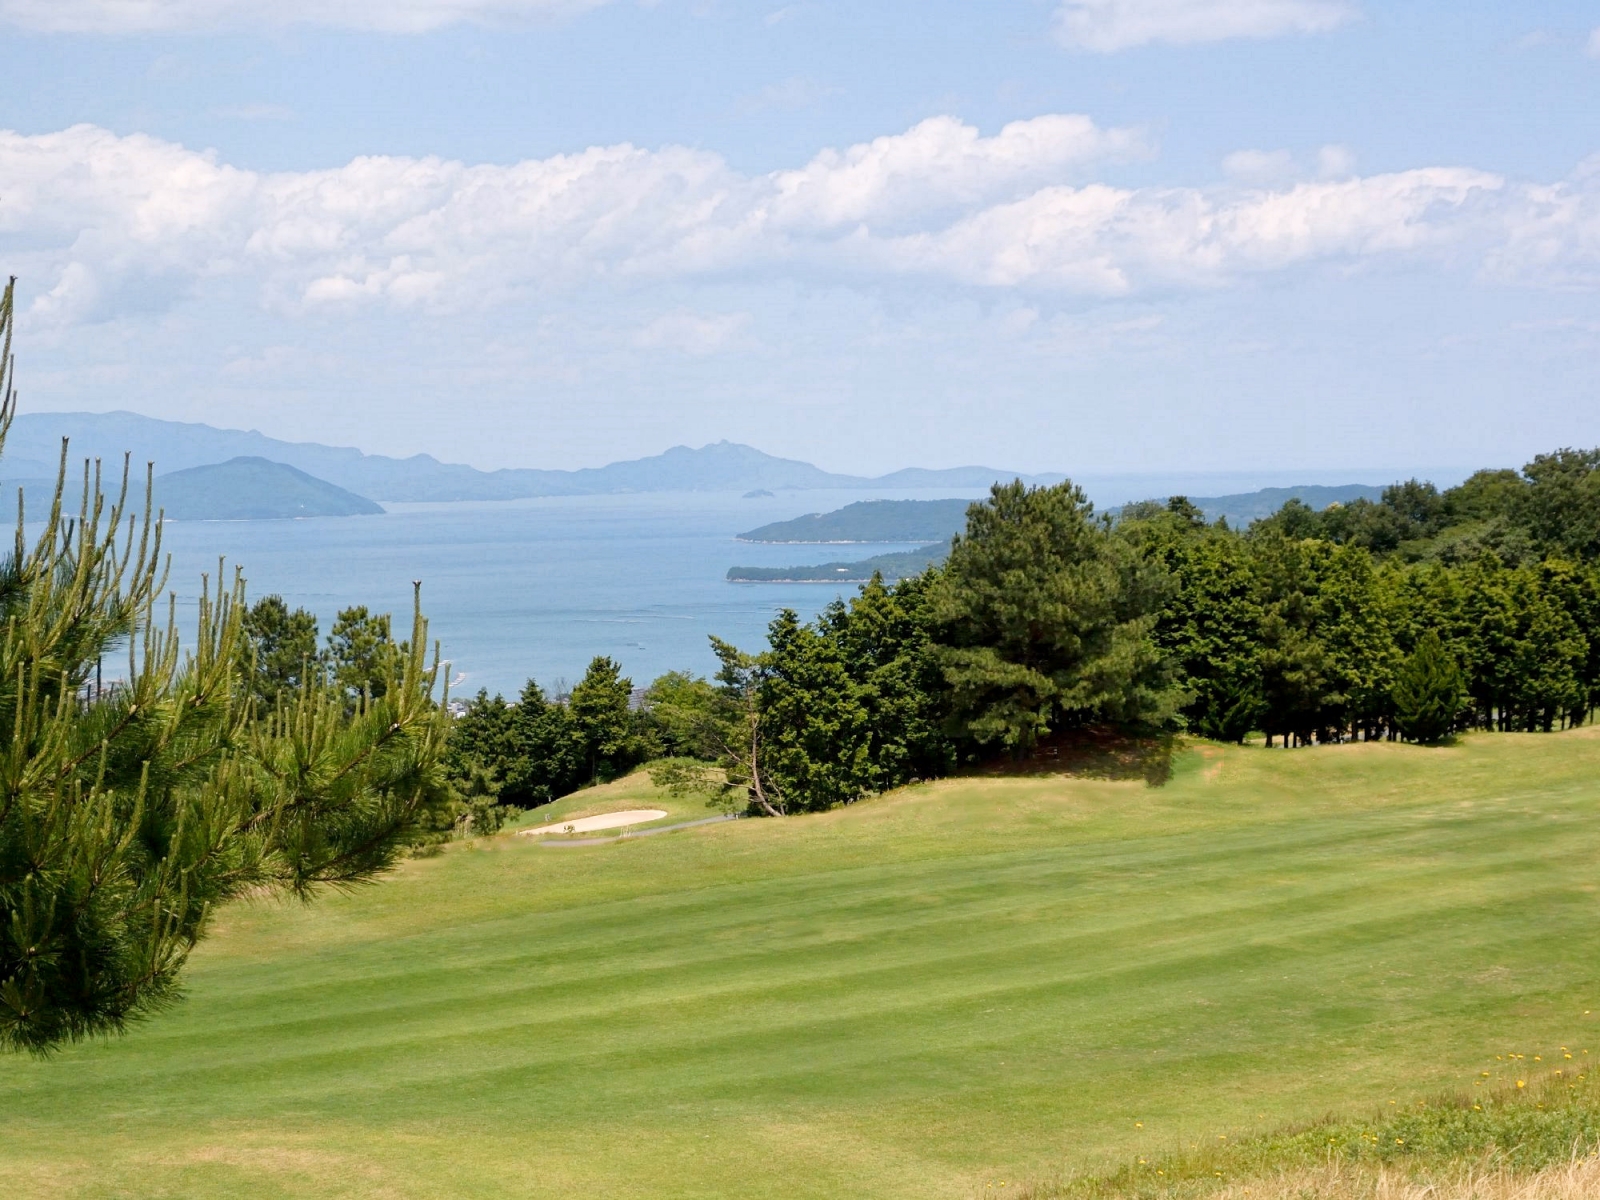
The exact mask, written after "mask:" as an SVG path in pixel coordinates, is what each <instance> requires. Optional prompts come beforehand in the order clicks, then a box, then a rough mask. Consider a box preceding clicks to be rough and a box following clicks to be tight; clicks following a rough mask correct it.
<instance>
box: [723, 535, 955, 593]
mask: <svg viewBox="0 0 1600 1200" xmlns="http://www.w3.org/2000/svg"><path fill="white" fill-rule="evenodd" d="M948 551H949V547H948V546H947V545H945V544H944V543H942V542H941V543H939V544H937V545H933V546H921V547H919V548H917V549H916V550H904V551H901V552H900V553H898V554H875V555H873V556H872V557H871V558H864V559H861V560H859V561H857V562H827V563H820V564H818V565H816V566H810V567H729V568H728V581H729V582H730V583H865V582H866V581H867V580H869V579H871V578H872V576H873V575H874V573H876V574H879V575H882V576H883V580H884V582H885V583H893V582H894V581H895V580H897V579H904V578H905V577H906V576H907V575H916V574H919V573H921V572H922V571H925V570H927V569H928V567H930V566H932V565H933V564H934V563H936V562H941V561H943V559H944V556H945V554H946V553H947V552H948Z"/></svg>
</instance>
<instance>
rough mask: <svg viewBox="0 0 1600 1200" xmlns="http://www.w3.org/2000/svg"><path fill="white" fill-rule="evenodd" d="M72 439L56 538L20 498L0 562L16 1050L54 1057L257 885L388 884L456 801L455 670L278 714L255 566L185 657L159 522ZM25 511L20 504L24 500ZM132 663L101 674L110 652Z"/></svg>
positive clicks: (429, 670)
mask: <svg viewBox="0 0 1600 1200" xmlns="http://www.w3.org/2000/svg"><path fill="white" fill-rule="evenodd" d="M12 299H13V288H12V287H7V288H6V290H5V294H4V297H3V299H0V333H3V339H0V340H3V343H4V346H3V349H0V447H3V437H4V432H5V430H6V428H7V427H8V426H9V423H10V419H11V415H12V413H13V412H14V408H15V397H14V393H13V391H12V388H11V381H10V375H11V353H10V342H11V316H12ZM66 463H67V450H66V447H65V446H63V448H62V467H61V474H60V477H59V479H58V483H57V488H56V493H55V497H54V500H53V503H52V506H51V510H50V512H49V514H48V517H47V519H46V520H45V522H44V528H43V532H42V533H40V534H39V535H38V537H37V540H36V541H35V542H34V543H33V544H32V545H31V546H30V545H28V544H27V543H26V542H25V541H24V536H23V525H22V518H23V516H24V514H23V513H21V512H20V511H19V513H18V526H17V535H16V542H15V546H14V549H13V550H12V552H11V553H10V555H9V556H8V557H6V558H5V559H4V561H3V562H0V725H3V727H4V728H5V729H6V730H7V731H9V737H8V739H7V740H6V742H5V743H4V749H3V750H0V1046H4V1047H6V1048H9V1049H22V1050H29V1051H33V1052H35V1053H44V1052H48V1051H49V1050H51V1049H52V1048H54V1047H56V1046H59V1045H61V1044H63V1043H64V1042H68V1041H73V1040H77V1039H80V1038H84V1037H88V1036H93V1035H99V1034H109V1033H115V1032H120V1031H122V1030H123V1029H125V1028H126V1026H127V1025H128V1023H129V1022H130V1021H133V1020H135V1019H137V1018H139V1017H141V1016H144V1015H147V1014H149V1013H151V1012H153V1011H154V1010H156V1009H158V1008H159V1007H161V1006H162V1005H163V1004H166V1003H169V1002H171V1001H172V1000H173V999H174V998H175V997H176V996H177V994H178V991H179V983H180V977H181V972H182V968H183V965H184V961H185V958H186V957H187V955H188V953H189V951H190V950H191V949H192V948H193V946H194V945H195V943H196V942H197V941H198V940H199V939H200V938H201V937H202V936H203V935H204V933H205V929H206V922H207V918H208V916H209V914H210V913H211V912H212V911H213V910H214V909H215V908H216V907H217V906H218V905H219V904H222V903H225V902H227V901H228V900H230V899H233V898H235V897H237V896H239V895H240V894H241V893H244V892H246V891H257V892H260V891H277V892H286V893H290V894H295V895H299V896H302V897H304V896H309V895H310V894H312V893H313V892H315V891H316V890H317V889H318V888H319V887H320V886H323V885H340V884H349V883H353V882H356V881H359V880H364V879H370V878H372V877H373V876H374V875H375V874H377V873H378V872H381V871H382V870H383V869H384V868H386V867H388V866H389V865H390V864H392V863H393V862H394V861H395V859H396V857H397V856H398V855H399V854H400V853H402V852H403V851H404V850H405V848H406V846H407V845H408V843H409V840H410V839H411V838H412V837H413V836H414V834H415V832H416V830H417V829H418V828H419V827H420V826H421V825H423V824H425V823H426V822H428V821H430V820H431V819H432V818H433V815H434V814H435V813H436V811H437V810H438V808H439V806H441V805H443V804H445V803H447V795H446V791H445V789H444V787H443V785H442V783H441V781H440V773H439V771H438V770H437V766H436V760H437V758H438V755H439V753H440V751H441V749H442V746H443V742H444V737H445V730H446V725H447V724H448V720H449V718H448V715H447V714H446V713H445V712H444V710H443V709H442V708H441V707H440V706H439V705H437V704H435V703H434V702H433V701H432V699H431V692H432V688H433V684H434V679H435V676H436V671H437V662H435V663H434V665H433V666H431V667H430V666H428V665H427V664H425V663H424V661H423V655H422V650H421V647H422V646H423V645H424V644H425V641H426V636H427V630H426V625H425V623H424V622H423V620H422V617H421V615H420V612H419V613H418V614H417V615H416V616H415V619H414V622H413V627H412V638H411V642H410V648H409V650H408V653H407V655H406V656H405V658H404V661H403V662H399V663H398V664H397V669H396V670H395V672H394V673H393V676H392V682H393V686H392V687H390V689H389V691H388V693H387V694H386V695H385V696H384V697H382V698H381V699H377V700H369V701H364V702H362V703H360V704H358V705H356V706H355V708H354V710H353V711H351V710H349V709H348V708H347V706H346V703H345V698H344V696H343V695H341V694H340V693H339V692H337V691H334V690H332V689H330V688H329V687H327V686H326V685H324V684H322V683H321V682H320V680H319V679H306V680H305V681H303V682H302V684H301V686H300V688H299V690H298V691H296V692H294V693H293V694H292V695H290V696H288V697H286V698H285V699H284V700H282V701H281V702H280V704H279V705H278V707H277V708H276V710H275V711H273V712H272V713H271V714H270V715H266V716H259V715H258V714H257V713H256V711H255V705H254V703H253V702H252V699H251V697H250V690H251V689H250V686H249V683H248V681H246V680H244V679H243V678H241V673H240V660H241V654H240V646H241V641H242V636H243V630H242V624H243V616H244V612H245V605H244V588H243V582H242V580H240V579H239V578H238V577H237V576H236V577H235V581H234V584H233V586H232V588H224V587H222V586H221V585H220V583H219V585H218V586H217V588H216V589H215V590H214V591H213V590H212V588H211V587H210V585H209V583H208V584H207V586H206V588H205V589H204V590H203V592H202V596H201V600H200V605H199V621H198V631H197V636H196V638H195V640H194V642H193V643H192V645H191V646H190V647H189V648H188V649H187V651H184V650H181V649H180V646H179V641H178V635H177V631H176V627H175V622H174V620H173V617H172V616H171V615H170V614H171V611H172V610H171V609H170V608H169V610H168V611H169V615H168V616H167V618H166V620H165V621H164V622H161V621H158V620H157V618H156V607H157V603H158V600H159V597H160V595H161V592H162V590H163V587H164V571H163V570H162V567H161V562H162V558H161V525H160V521H159V519H158V518H157V519H152V517H151V514H150V512H149V508H150V504H149V496H150V475H149V473H148V472H147V475H146V491H145V503H144V509H145V512H144V516H143V519H142V520H141V519H140V518H139V517H137V516H135V515H134V510H133V507H132V506H130V504H129V502H128V492H129V489H128V479H127V477H128V470H127V466H126V464H124V467H123V471H122V483H121V486H120V489H119V490H118V492H117V495H116V498H115V499H114V500H113V499H110V498H108V497H107V496H106V495H105V494H104V493H103V492H102V490H101V487H100V483H101V480H100V472H99V468H98V467H90V466H89V465H88V464H85V468H84V477H83V484H82V492H81V500H80V503H79V506H78V511H77V513H76V514H71V513H69V512H68V511H67V510H66V508H65V505H64V502H63V495H64V491H65V480H66V475H67V470H66ZM19 508H20V501H19ZM112 656H116V657H117V658H121V661H122V662H123V663H125V664H126V670H127V678H126V680H125V681H123V682H122V683H121V684H120V685H118V686H113V687H111V688H109V689H102V688H101V687H99V686H97V685H96V684H95V680H96V677H97V673H96V667H97V665H98V664H99V663H100V662H101V660H102V658H110V657H112Z"/></svg>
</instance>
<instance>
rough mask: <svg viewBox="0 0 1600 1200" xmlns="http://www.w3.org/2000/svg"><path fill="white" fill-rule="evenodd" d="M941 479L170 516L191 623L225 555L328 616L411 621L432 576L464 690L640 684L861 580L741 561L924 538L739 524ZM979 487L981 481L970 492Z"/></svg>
mask: <svg viewBox="0 0 1600 1200" xmlns="http://www.w3.org/2000/svg"><path fill="white" fill-rule="evenodd" d="M957 494H960V493H959V492H952V491H951V490H949V489H946V490H943V491H940V492H937V493H934V492H883V491H877V492H844V491H840V492H820V491H813V492H801V493H793V492H791V493H783V494H779V495H777V496H773V497H762V498H759V499H749V500H746V499H742V498H740V497H739V496H738V495H729V494H722V493H670V494H669V493H660V494H636V495H612V496H561V497H547V498H541V499H536V500H515V501H499V502H484V503H474V502H463V503H452V504H393V505H388V506H386V507H387V509H388V511H386V512H385V513H384V514H383V515H382V516H370V517H342V518H320V519H311V520H298V521H193V522H169V523H168V525H167V526H166V530H165V548H166V550H167V551H169V552H170V554H171V556H172V572H171V575H170V577H169V583H168V586H169V588H170V589H171V590H172V591H174V592H175V593H176V594H177V595H178V597H179V601H180V614H181V615H180V619H189V618H190V617H191V616H192V613H193V611H194V602H195V599H196V597H197V596H198V594H199V590H200V579H201V575H202V573H206V574H209V576H210V577H211V579H212V581H213V584H214V581H215V580H216V578H217V560H218V558H219V556H221V557H224V558H226V560H227V562H228V564H229V565H228V568H227V572H228V575H229V578H231V573H232V567H233V565H234V564H238V565H239V566H241V567H242V568H243V569H244V573H245V578H246V580H247V584H248V591H249V595H250V596H251V597H260V596H264V595H267V594H269V593H274V592H276V593H278V594H280V595H282V596H283V597H284V599H285V600H287V601H288V602H289V604H290V605H291V606H298V607H304V608H306V609H309V610H310V611H312V612H314V613H316V614H317V615H318V617H319V618H320V620H321V627H322V632H323V634H324V636H326V634H327V632H328V630H329V628H330V627H331V625H332V623H333V618H334V615H335V614H336V613H337V612H338V610H339V609H341V608H346V607H349V606H351V605H355V604H365V605H366V606H367V607H368V608H369V609H371V610H373V611H377V612H389V613H392V614H394V617H395V620H396V625H397V632H401V631H404V630H407V629H409V627H410V624H409V623H410V613H411V582H412V580H414V579H420V580H421V581H422V605H423V610H424V612H425V613H426V615H427V616H428V618H429V622H430V635H431V637H432V638H434V639H437V640H438V641H439V642H440V643H441V646H442V649H443V654H444V657H445V658H446V659H447V660H448V661H449V662H450V664H451V673H452V684H451V692H452V694H453V695H465V694H469V693H475V692H476V691H477V690H478V689H479V688H487V689H488V690H489V692H490V693H491V694H492V693H494V692H497V691H499V692H503V693H505V694H506V695H507V696H511V695H514V694H515V693H516V692H517V691H518V690H519V689H520V688H521V687H522V684H523V682H524V681H525V680H527V679H529V678H530V677H531V678H534V679H537V680H538V681H539V682H540V683H541V684H543V685H544V686H545V687H546V689H547V690H550V689H552V688H554V687H556V686H558V685H559V684H560V683H561V682H563V681H565V682H567V683H572V682H575V681H576V680H577V679H578V678H580V677H581V676H582V674H583V671H584V668H585V667H586V666H587V665H588V662H589V660H590V659H591V658H593V657H594V656H595V655H597V654H608V655H610V656H611V657H612V658H614V659H616V660H618V661H619V662H620V663H621V664H622V666H623V670H624V672H625V673H626V674H628V675H629V676H630V677H631V678H632V679H633V680H634V682H635V683H636V684H637V685H643V684H645V683H648V682H649V681H650V680H651V679H653V678H655V677H656V676H657V675H659V674H661V673H662V672H664V671H668V670H690V671H696V672H699V673H702V674H704V673H709V672H710V671H711V670H713V669H714V666H715V660H714V659H713V657H712V655H711V651H710V648H709V642H708V641H707V637H708V635H710V634H716V635H717V636H719V637H722V638H726V639H727V640H729V641H732V642H734V643H735V644H737V645H740V646H743V647H745V648H747V649H758V648H759V647H760V645H761V644H762V641H763V636H764V633H765V630H766V627H767V624H768V622H770V621H771V620H772V618H773V616H774V615H775V614H776V613H777V612H778V610H779V609H780V608H784V607H789V608H794V609H795V610H797V611H798V612H800V613H801V615H802V616H805V617H810V616H812V615H814V614H815V613H816V612H818V611H819V610H820V609H821V608H822V607H823V606H824V605H826V604H827V603H829V602H830V601H831V600H833V599H834V598H835V597H837V596H839V595H841V594H846V593H850V592H853V591H854V585H850V586H848V587H844V588H841V587H836V586H830V585H826V584H733V583H729V582H727V581H726V579H725V578H724V575H725V574H726V572H727V570H728V568H729V567H730V566H734V565H740V566H788V565H795V564H805V563H818V562H830V561H834V560H842V561H848V560H852V559H858V558H866V557H868V556H870V555H874V554H882V553H888V552H891V551H895V550H906V549H911V548H912V547H911V546H910V545H906V544H887V545H870V546H826V545H824V546H808V545H757V544H750V543H741V542H737V541H735V540H734V537H735V535H736V534H737V533H739V532H740V531H741V530H746V529H751V528H754V527H755V526H757V525H762V524H765V523H767V522H769V521H777V520H784V519H787V518H790V517H795V516H799V515H801V514H803V513H808V512H827V511H830V510H832V509H835V508H839V507H840V506H842V505H845V504H848V503H851V502H852V501H855V500H861V499H931V498H934V497H935V496H950V495H957ZM971 494H972V495H974V496H976V495H978V494H979V493H976V492H974V493H971Z"/></svg>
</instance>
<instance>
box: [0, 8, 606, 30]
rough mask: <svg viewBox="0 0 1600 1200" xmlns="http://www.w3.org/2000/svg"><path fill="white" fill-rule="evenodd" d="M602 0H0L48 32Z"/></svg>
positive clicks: (463, 12)
mask: <svg viewBox="0 0 1600 1200" xmlns="http://www.w3.org/2000/svg"><path fill="white" fill-rule="evenodd" d="M607 2H608V0H272V2H271V3H264V2H263V0H0V21H3V22H5V23H7V24H11V25H17V26H21V27H22V28H24V29H36V30H41V31H44V32H49V33H99V34H108V33H109V34H116V33H151V32H160V33H169V32H190V31H204V30H213V29H249V28H262V27H278V26H286V25H301V24H303V25H327V26H337V27H343V28H351V29H368V30H376V31H379V32H384V33H422V32H426V31H427V30H430V29H439V28H441V27H443V26H446V25H452V24H456V23H458V22H462V21H477V22H499V21H516V20H527V19H529V18H536V17H545V16H560V15H565V14H568V13H572V12H578V11H582V10H584V9H588V8H597V7H599V6H600V5H602V4H605V3H607Z"/></svg>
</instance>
